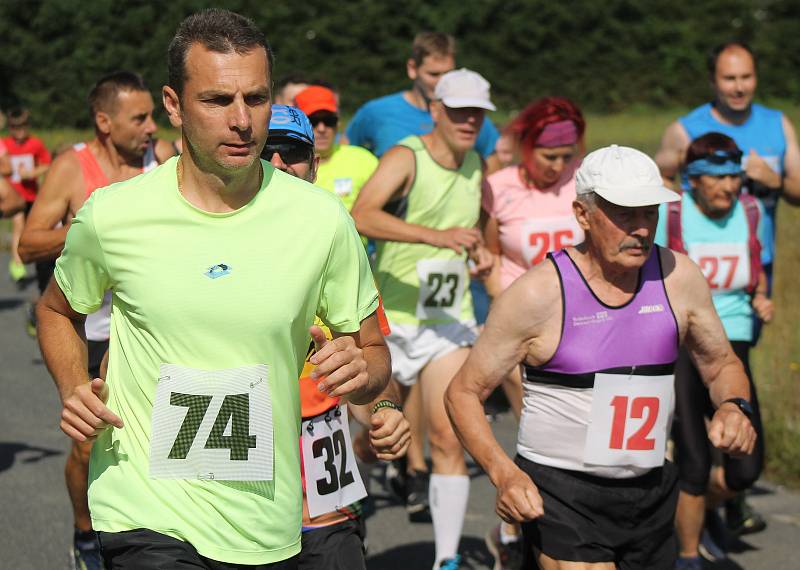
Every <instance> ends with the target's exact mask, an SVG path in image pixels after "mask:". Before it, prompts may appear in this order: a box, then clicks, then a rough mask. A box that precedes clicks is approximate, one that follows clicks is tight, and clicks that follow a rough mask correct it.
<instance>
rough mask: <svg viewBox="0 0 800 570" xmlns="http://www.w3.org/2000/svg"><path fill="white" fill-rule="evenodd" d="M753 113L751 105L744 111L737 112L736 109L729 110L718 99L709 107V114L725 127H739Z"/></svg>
mask: <svg viewBox="0 0 800 570" xmlns="http://www.w3.org/2000/svg"><path fill="white" fill-rule="evenodd" d="M752 112H753V105H752V104H751V105H748V106H747V108H746V109H743V110H741V111H737V110H736V109H731V108H730V107H728V106H727V105H725V104H724V103H722V102H721V101H720V100H719V99H717V100H715V101H714V103H713V104H712V105H711V114H712V115H713V116H714V118H715V119H717V120H718V121H719V122H720V123H722V124H725V125H741V124H743V123H744V122H745V121H747V119H749V118H750V114H751V113H752Z"/></svg>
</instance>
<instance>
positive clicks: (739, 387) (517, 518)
mask: <svg viewBox="0 0 800 570" xmlns="http://www.w3.org/2000/svg"><path fill="white" fill-rule="evenodd" d="M576 192H577V195H578V196H577V199H576V201H575V202H574V204H573V206H574V212H575V217H576V218H577V221H578V223H579V225H580V226H581V228H582V229H583V230H584V233H585V234H586V239H585V241H584V242H583V243H582V244H580V245H578V246H575V247H569V248H566V249H563V250H561V251H558V252H556V253H554V254H551V256H550V262H549V263H540V264H539V265H537V266H536V267H534V268H533V269H531V270H530V271H528V272H527V273H526V274H525V275H523V276H522V277H520V278H519V279H517V281H515V282H514V283H513V284H512V285H511V286H510V287H509V288H508V289H506V290H505V291H504V292H503V293H502V294H501V295H500V296H499V297H498V298H497V299H496V300H495V302H494V304H493V305H492V308H491V311H490V313H489V319H488V321H487V322H486V327H485V329H484V331H483V333H482V334H481V336H480V337H479V339H478V341H477V342H476V344H475V346H474V348H473V350H472V351H471V352H470V354H469V356H468V357H467V360H466V362H465V364H464V366H463V367H462V368H461V370H460V371H459V372H458V374H456V376H455V378H453V380H452V381H451V383H450V385H449V387H448V390H447V392H446V393H445V407H446V409H447V412H448V414H449V416H450V419H451V421H452V422H453V426H454V429H455V431H456V434H457V435H458V437H459V439H460V440H461V441H462V442H463V444H464V447H465V448H466V449H467V451H469V452H470V454H471V455H472V456H473V457H474V458H475V460H476V461H477V462H478V463H479V464H480V465H481V466H482V467H483V469H484V470H485V471H486V473H487V474H488V475H489V478H490V479H491V481H492V483H493V484H494V485H495V486H496V487H497V499H496V511H497V514H498V515H500V517H501V518H503V519H504V520H505V521H507V522H519V523H522V529H523V537H524V541H525V542H524V544H525V556H526V558H527V560H526V563H525V565H524V566H523V567H525V568H532V567H536V564H538V565H539V567H540V568H544V569H545V570H550V569H560V568H573V567H576V566H577V565H576V564H575V562H583V563H585V564H583V565H581V568H588V569H591V570H607V569H610V568H614V567H619V568H648V569H653V568H658V569H663V570H667V569H669V570H672V568H673V566H674V564H675V559H676V548H675V538H674V516H675V505H676V502H677V486H676V473H675V467H674V465H672V464H671V463H670V462H668V461H665V453H666V442H667V431H668V429H669V425H670V422H671V417H672V408H673V402H674V386H673V381H674V374H673V368H674V365H675V361H676V360H677V357H678V346H679V345H680V344H681V343H682V342H685V344H686V346H687V349H688V351H689V353H690V354H691V355H692V357H693V359H694V361H695V362H696V363H697V367H698V370H699V371H700V374H701V376H702V378H703V380H704V381H705V384H706V385H707V386H708V389H709V395H710V398H711V401H712V402H713V404H714V407H715V409H716V413H715V414H714V417H713V418H712V420H711V425H710V428H709V439H710V441H711V443H712V444H713V445H714V446H715V447H717V448H719V449H720V450H722V451H723V452H724V453H730V454H734V455H741V454H748V453H750V452H751V451H752V449H753V446H754V444H755V439H756V436H755V432H754V430H753V426H752V425H751V423H750V420H749V417H748V415H747V414H748V413H749V412H748V410H749V409H750V407H749V403H748V399H749V398H750V391H749V389H748V382H747V376H746V375H745V372H744V369H743V367H742V364H741V362H740V361H739V359H738V358H737V357H736V355H735V354H734V352H733V350H732V349H731V346H730V343H729V342H728V341H727V339H726V338H725V336H724V335H725V333H724V331H723V328H722V323H721V322H720V320H719V317H718V316H717V314H716V312H715V311H714V305H713V304H712V302H711V295H710V294H709V289H708V285H707V284H706V280H705V278H704V277H703V274H702V273H701V272H700V271H699V269H698V268H697V266H696V265H694V264H693V263H692V262H691V260H690V259H689V258H688V257H686V256H685V255H682V254H679V253H675V252H672V251H671V250H668V249H664V248H660V247H657V246H655V245H654V244H653V238H654V234H655V231H656V226H657V223H658V205H659V204H661V203H664V202H674V201H676V200H678V199H680V197H679V196H678V195H677V194H676V193H674V192H672V191H670V190H668V189H666V188H664V186H663V183H662V180H661V176H660V174H659V171H658V167H657V166H656V165H655V163H654V162H653V161H652V160H651V159H650V158H649V157H647V156H646V155H645V154H643V153H641V152H639V151H637V150H634V149H631V148H625V147H618V146H616V145H614V146H611V147H607V148H602V149H599V150H597V151H594V152H592V153H591V154H589V155H588V156H587V157H586V158H585V159H584V161H583V163H582V165H581V167H580V169H579V170H578V172H577V178H576ZM520 364H522V365H523V369H524V372H525V374H524V381H523V387H524V390H525V395H524V398H523V411H522V416H521V418H520V429H519V436H518V440H517V452H518V455H517V458H516V461H512V460H511V459H510V458H509V457H508V456H507V455H506V454H505V452H504V451H503V449H502V448H501V447H500V445H499V444H498V443H497V440H496V439H495V438H494V435H493V434H492V430H491V427H490V426H489V424H488V422H487V421H486V417H485V415H484V412H483V407H482V405H481V399H483V398H485V397H486V395H488V394H489V393H490V392H491V390H492V389H493V388H494V387H496V386H497V385H498V384H499V383H500V382H501V381H502V379H503V378H504V377H505V375H506V374H508V373H509V372H510V371H511V370H512V368H513V367H514V366H518V365H520Z"/></svg>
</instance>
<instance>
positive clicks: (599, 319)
mask: <svg viewBox="0 0 800 570" xmlns="http://www.w3.org/2000/svg"><path fill="white" fill-rule="evenodd" d="M611 320H613V318H612V317H611V315H609V314H608V311H597V312H595V313H594V314H593V315H583V316H577V317H572V326H573V327H582V326H586V325H599V324H601V323H605V322H607V321H611Z"/></svg>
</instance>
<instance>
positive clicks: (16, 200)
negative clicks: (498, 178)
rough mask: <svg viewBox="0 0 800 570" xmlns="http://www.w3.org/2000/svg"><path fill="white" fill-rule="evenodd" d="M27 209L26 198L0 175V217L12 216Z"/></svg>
mask: <svg viewBox="0 0 800 570" xmlns="http://www.w3.org/2000/svg"><path fill="white" fill-rule="evenodd" d="M24 209H25V200H24V199H23V198H22V196H20V195H19V194H18V193H17V191H16V190H14V188H13V187H12V186H11V184H9V183H8V181H7V180H6V179H5V178H2V177H0V218H10V217H11V216H13V215H14V214H16V213H18V212H21V211H23V210H24Z"/></svg>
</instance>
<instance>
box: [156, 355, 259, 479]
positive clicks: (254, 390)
mask: <svg viewBox="0 0 800 570" xmlns="http://www.w3.org/2000/svg"><path fill="white" fill-rule="evenodd" d="M267 372H268V370H267V366H266V365H264V364H259V365H256V366H242V367H239V368H229V369H225V370H196V369H193V368H187V367H185V366H179V365H176V364H162V365H161V368H160V375H161V376H160V378H159V381H158V386H157V388H156V397H155V402H154V404H153V419H152V427H151V434H150V477H152V478H154V479H217V480H224V481H270V480H272V477H273V475H272V473H273V464H272V457H273V453H272V445H273V443H272V405H271V402H270V395H269V382H268V376H267Z"/></svg>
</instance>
